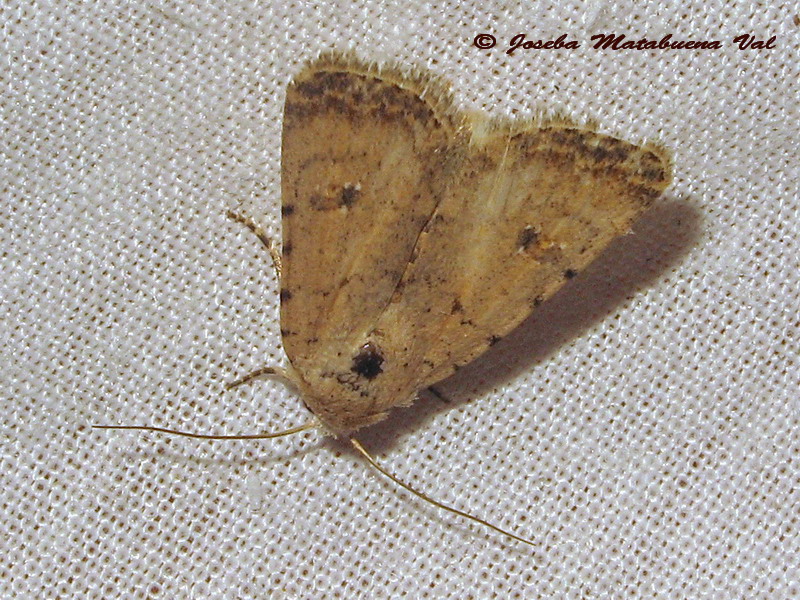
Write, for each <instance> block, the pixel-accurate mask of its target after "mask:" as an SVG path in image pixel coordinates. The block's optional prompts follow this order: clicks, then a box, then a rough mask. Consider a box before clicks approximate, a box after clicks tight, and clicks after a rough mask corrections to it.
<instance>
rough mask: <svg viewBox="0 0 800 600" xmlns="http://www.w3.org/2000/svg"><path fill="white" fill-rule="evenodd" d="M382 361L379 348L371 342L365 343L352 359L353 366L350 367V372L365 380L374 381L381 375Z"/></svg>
mask: <svg viewBox="0 0 800 600" xmlns="http://www.w3.org/2000/svg"><path fill="white" fill-rule="evenodd" d="M384 361H385V359H384V357H383V354H382V353H381V351H380V348H378V346H376V345H375V344H374V343H372V342H367V343H366V344H364V345H363V346H362V347H361V350H359V352H358V354H356V355H355V356H354V357H353V366H352V367H350V370H351V371H352V372H353V373H355V374H356V375H360V376H361V377H364V378H365V379H375V378H376V377H377V376H378V375H380V374H381V373H383V369H382V368H381V365H383V363H384Z"/></svg>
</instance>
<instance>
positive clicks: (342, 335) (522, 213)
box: [149, 54, 671, 541]
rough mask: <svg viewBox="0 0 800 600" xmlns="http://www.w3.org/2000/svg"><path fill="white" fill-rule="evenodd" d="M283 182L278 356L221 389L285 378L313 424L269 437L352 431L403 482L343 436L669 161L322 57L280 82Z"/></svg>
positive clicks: (506, 327) (556, 279)
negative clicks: (478, 108) (471, 106)
mask: <svg viewBox="0 0 800 600" xmlns="http://www.w3.org/2000/svg"><path fill="white" fill-rule="evenodd" d="M281 178H282V183H281V186H282V189H281V193H282V209H281V213H282V228H283V245H282V254H281V255H280V256H277V253H276V255H275V256H274V258H275V261H276V266H277V267H278V269H279V274H280V284H281V292H280V320H281V335H282V339H283V346H284V349H285V351H286V355H287V357H288V359H289V364H290V366H289V368H287V369H285V370H283V369H278V368H275V367H267V368H264V369H260V370H259V371H257V372H256V373H253V374H250V375H248V376H246V377H244V378H242V379H240V380H237V381H236V382H234V384H232V385H238V384H241V383H243V382H245V381H249V380H250V379H252V378H254V377H255V376H258V375H263V374H273V375H282V376H284V377H285V378H287V379H289V380H290V381H291V382H292V383H293V384H294V385H295V386H296V387H297V388H298V390H299V391H300V394H301V396H302V399H303V402H304V403H305V405H306V406H307V407H308V409H309V410H310V412H311V413H313V415H314V418H315V421H314V422H313V424H309V425H305V426H301V427H298V428H294V429H292V430H289V431H288V432H282V433H291V432H296V431H301V430H304V429H307V428H310V427H312V426H321V427H322V428H323V429H325V430H326V431H327V432H329V433H330V434H333V435H335V436H339V437H343V438H348V439H351V441H353V443H354V445H356V447H357V449H359V451H360V452H362V454H364V455H365V456H366V457H367V459H368V460H369V461H370V463H372V464H373V465H374V466H376V467H377V468H378V469H380V470H381V471H382V472H383V473H385V474H387V475H389V476H390V477H392V478H393V479H394V480H395V481H396V482H397V483H399V484H400V485H402V486H403V487H405V488H406V489H410V488H409V487H408V486H407V485H405V484H403V483H402V482H400V481H398V480H397V479H396V478H394V477H393V476H391V475H390V474H388V473H386V472H385V471H384V470H383V469H381V468H380V467H378V465H377V464H375V462H374V460H373V459H372V458H371V457H370V456H369V454H367V453H366V451H365V450H364V449H363V446H361V445H360V444H359V443H358V442H357V440H355V438H354V437H353V435H354V433H356V432H357V431H358V430H360V429H362V428H363V427H366V426H369V425H372V424H374V423H377V422H379V421H381V420H382V419H384V418H385V417H386V415H387V414H388V412H389V411H390V410H391V409H392V408H394V407H397V406H405V405H408V404H410V403H412V402H413V401H414V399H415V398H416V397H417V396H418V394H419V393H420V391H421V390H424V389H425V388H428V387H429V386H431V385H433V384H435V383H437V382H439V381H441V380H442V379H444V378H446V377H448V376H449V375H451V374H452V373H453V372H454V371H456V370H457V369H459V368H460V367H462V366H464V365H466V364H468V363H469V362H470V361H472V360H473V359H474V358H476V357H477V356H479V355H480V354H482V353H483V352H484V351H485V350H486V349H487V348H489V347H490V346H491V345H493V344H494V343H496V342H497V341H498V340H500V339H501V338H502V337H503V336H505V335H506V334H508V333H509V332H510V331H511V330H512V329H514V328H515V327H516V326H517V325H519V324H520V322H521V321H523V320H524V319H525V318H526V317H528V315H529V314H530V313H531V311H533V310H534V309H535V308H536V307H537V306H538V305H539V304H541V303H542V302H543V301H544V300H546V299H547V298H549V297H550V296H552V295H553V294H554V293H555V292H556V291H557V290H558V289H559V288H560V287H561V286H562V285H563V284H564V282H565V281H567V280H568V279H570V278H571V277H573V276H575V275H576V274H577V273H578V272H579V271H581V269H583V268H584V267H586V265H588V264H589V263H590V262H591V261H592V260H593V259H594V258H595V257H597V256H598V255H599V254H600V253H601V252H602V250H603V249H604V248H605V247H606V246H607V245H608V244H609V243H610V242H611V241H612V240H613V239H614V238H616V237H617V236H620V235H622V234H625V233H626V232H628V231H629V230H630V227H631V224H632V223H633V222H634V221H635V220H636V218H637V217H638V216H639V215H640V214H641V213H642V212H643V211H645V210H646V209H647V207H648V206H650V204H651V203H652V202H653V201H654V200H655V199H656V198H657V197H658V196H659V195H660V194H661V192H662V191H663V190H664V189H665V188H666V187H667V186H668V185H669V183H670V180H671V173H670V164H669V158H668V155H667V153H666V151H664V150H663V149H661V148H659V147H657V146H654V145H646V146H637V145H634V144H631V143H628V142H625V141H622V140H619V139H616V138H614V137H611V136H607V135H603V134H600V133H597V132H596V131H594V130H592V128H587V127H581V126H578V125H576V124H574V123H572V122H571V121H569V120H568V119H566V118H562V117H556V118H549V119H548V118H540V119H537V120H529V121H526V122H523V123H507V122H502V121H497V120H494V121H493V120H488V119H486V118H483V117H476V116H469V115H467V114H464V113H463V112H460V111H459V110H457V109H456V108H455V105H454V102H453V99H452V97H451V94H450V92H449V91H448V88H447V86H446V85H445V84H443V83H441V82H440V81H439V80H437V79H435V78H434V77H431V76H428V75H424V74H420V73H417V72H412V71H407V70H403V69H400V68H395V67H385V66H384V67H379V66H376V65H373V64H368V63H364V62H361V61H359V60H357V59H356V58H354V57H353V56H349V55H342V54H325V55H323V56H321V57H320V58H318V59H316V60H314V61H312V62H311V63H309V64H307V65H306V66H305V67H304V68H303V69H302V70H301V71H300V73H299V74H298V75H297V76H296V77H295V79H294V80H293V81H292V83H291V84H290V85H289V87H288V89H287V92H286V101H285V108H284V121H283V143H282V173H281ZM234 217H235V218H237V219H238V220H241V221H242V222H243V223H245V224H247V225H248V226H249V227H250V228H251V229H252V230H253V231H254V232H255V233H257V234H258V235H259V236H260V237H261V238H262V240H263V241H264V243H265V244H267V245H270V246H271V243H270V242H269V240H267V239H266V237H265V236H264V234H263V232H262V231H261V229H260V228H259V227H258V225H256V224H255V223H253V222H252V221H250V220H249V219H246V218H241V217H236V216H235V215H234ZM273 251H274V249H273ZM149 429H156V428H149ZM162 431H163V430H162ZM274 435H280V434H266V435H256V436H235V437H273V436H274ZM202 437H219V436H202ZM410 491H412V492H413V493H415V494H417V495H420V496H422V497H424V498H425V499H426V500H430V499H429V498H427V497H425V496H424V495H423V494H420V493H418V492H416V491H415V490H413V489H410ZM434 503H435V504H437V506H441V507H442V508H446V509H447V510H452V511H453V512H456V513H457V514H461V515H462V516H467V517H469V518H474V519H475V520H478V521H480V522H481V523H484V524H486V525H489V526H490V527H493V528H494V529H497V530H498V531H501V532H503V533H505V534H507V535H510V536H511V537H514V538H515V539H521V538H518V537H517V536H514V535H513V534H509V533H508V532H505V531H503V530H500V529H498V528H496V527H494V526H493V525H491V524H488V523H486V522H484V521H482V520H480V519H477V518H475V517H472V516H471V515H466V514H465V513H461V512H460V511H457V510H455V509H452V508H450V507H445V506H443V505H441V504H439V503H437V502H435V501H434ZM522 541H526V540H522Z"/></svg>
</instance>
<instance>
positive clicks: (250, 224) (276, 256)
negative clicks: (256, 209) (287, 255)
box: [226, 210, 283, 281]
mask: <svg viewBox="0 0 800 600" xmlns="http://www.w3.org/2000/svg"><path fill="white" fill-rule="evenodd" d="M226 214H227V216H228V218H229V219H233V220H234V221H236V222H237V223H241V224H242V225H244V226H245V227H247V228H248V229H249V230H250V231H252V232H253V233H254V234H255V235H256V237H257V238H258V239H259V240H261V243H262V244H264V246H265V247H266V249H267V250H268V251H269V255H270V256H271V257H272V264H273V265H274V266H275V272H276V273H277V274H278V281H280V279H281V273H282V272H283V267H282V264H281V253H280V252H278V248H277V246H276V244H275V242H274V241H272V240H271V239H270V238H269V237H268V236H267V233H266V232H265V231H264V228H263V227H261V225H259V224H258V223H256V222H255V221H254V220H253V219H251V218H250V217H246V216H244V215H240V214H238V213H235V212H233V211H232V210H229V211H228V212H227V213H226Z"/></svg>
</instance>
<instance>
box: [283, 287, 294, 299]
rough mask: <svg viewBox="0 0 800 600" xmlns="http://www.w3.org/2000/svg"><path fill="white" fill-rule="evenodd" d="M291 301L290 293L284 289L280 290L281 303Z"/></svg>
mask: <svg viewBox="0 0 800 600" xmlns="http://www.w3.org/2000/svg"><path fill="white" fill-rule="evenodd" d="M291 299H292V292H290V291H289V290H288V289H286V288H283V289H282V290H281V302H286V301H287V300H291Z"/></svg>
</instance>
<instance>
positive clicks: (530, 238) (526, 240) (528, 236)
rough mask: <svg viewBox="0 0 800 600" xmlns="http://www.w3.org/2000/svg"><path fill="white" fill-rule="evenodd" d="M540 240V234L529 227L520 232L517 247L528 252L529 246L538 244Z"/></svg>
mask: <svg viewBox="0 0 800 600" xmlns="http://www.w3.org/2000/svg"><path fill="white" fill-rule="evenodd" d="M538 239H539V232H538V231H536V230H535V229H534V228H533V227H531V226H530V225H528V226H527V227H525V228H524V229H523V230H522V231H520V232H519V235H518V236H517V247H519V249H520V250H527V249H528V247H529V246H531V245H532V244H536V242H537V241H538Z"/></svg>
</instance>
